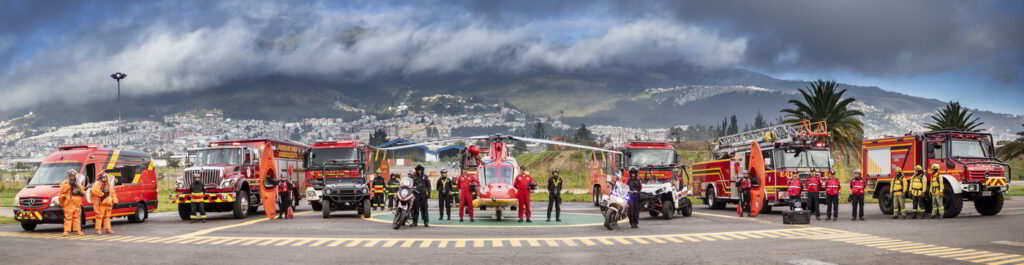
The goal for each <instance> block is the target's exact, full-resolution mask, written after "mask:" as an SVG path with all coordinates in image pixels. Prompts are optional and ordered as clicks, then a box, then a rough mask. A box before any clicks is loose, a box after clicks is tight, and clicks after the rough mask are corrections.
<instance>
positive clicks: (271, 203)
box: [260, 174, 278, 219]
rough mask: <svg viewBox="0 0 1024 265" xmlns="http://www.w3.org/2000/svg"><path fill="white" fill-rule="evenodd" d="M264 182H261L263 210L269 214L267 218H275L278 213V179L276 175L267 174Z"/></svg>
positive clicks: (263, 179)
mask: <svg viewBox="0 0 1024 265" xmlns="http://www.w3.org/2000/svg"><path fill="white" fill-rule="evenodd" d="M261 180H262V182H263V183H260V202H263V211H265V212H266V214H267V219H274V217H275V216H276V215H277V207H276V206H275V204H277V184H278V181H277V179H275V178H274V175H272V174H267V175H266V176H265V177H263V178H262V179H261Z"/></svg>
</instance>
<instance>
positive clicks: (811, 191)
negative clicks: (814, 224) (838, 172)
mask: <svg viewBox="0 0 1024 265" xmlns="http://www.w3.org/2000/svg"><path fill="white" fill-rule="evenodd" d="M804 187H805V188H804V190H807V210H809V211H811V213H814V218H815V219H817V220H818V221H821V211H819V209H818V192H820V191H821V176H819V175H818V173H817V172H811V176H810V177H808V178H807V183H805V185H804Z"/></svg>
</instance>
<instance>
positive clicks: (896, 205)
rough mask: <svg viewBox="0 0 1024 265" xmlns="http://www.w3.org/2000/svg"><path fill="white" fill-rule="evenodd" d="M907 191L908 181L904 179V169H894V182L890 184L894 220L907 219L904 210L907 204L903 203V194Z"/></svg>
mask: <svg viewBox="0 0 1024 265" xmlns="http://www.w3.org/2000/svg"><path fill="white" fill-rule="evenodd" d="M906 189H907V180H906V179H904V178H903V169H902V168H899V167H895V168H893V172H892V181H890V184H889V192H890V193H891V194H892V219H897V218H900V217H902V218H903V219H907V216H906V215H905V212H906V210H905V209H904V208H905V206H906V204H905V202H904V201H903V194H904V192H905V191H906Z"/></svg>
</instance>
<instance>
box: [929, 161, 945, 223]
mask: <svg viewBox="0 0 1024 265" xmlns="http://www.w3.org/2000/svg"><path fill="white" fill-rule="evenodd" d="M931 171H932V172H931V173H932V179H931V181H929V182H928V191H929V192H930V193H931V194H932V219H935V218H942V215H943V214H944V213H945V211H946V210H945V209H943V207H942V198H943V192H944V191H945V189H944V188H945V187H944V186H945V183H943V182H942V176H939V164H932V170H931Z"/></svg>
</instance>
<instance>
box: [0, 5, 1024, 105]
mask: <svg viewBox="0 0 1024 265" xmlns="http://www.w3.org/2000/svg"><path fill="white" fill-rule="evenodd" d="M1021 14H1024V1H1012V0H1007V1H955V0H949V1H943V0H937V1H924V0H922V1H912V0H908V1H876V0H868V1H864V0H861V1H828V0H824V1H811V0H806V1H653V0H652V1H648V0H629V1H611V0H590V1H558V0H538V1H533V0H517V1H469V0H466V1H414V3H406V2H391V1H367V2H360V1H354V2H353V1H337V2H335V1H330V2H313V1H304V0H303V1H299V0H296V1H123V2H121V1H67V2H62V1H3V2H2V3H0V94H2V95H4V98H5V99H7V100H6V101H5V102H4V103H3V104H0V110H3V109H10V108H19V107H25V106H30V105H32V104H38V103H40V102H50V101H64V102H86V101H89V100H96V99H103V98H107V97H111V96H112V94H111V93H109V92H110V91H111V87H112V85H113V81H112V80H111V79H110V77H109V75H110V73H112V72H114V71H124V72H126V73H128V74H129V77H128V79H127V80H126V82H130V83H126V85H128V84H130V87H131V89H126V90H125V93H128V94H152V93H159V92H165V91H177V90H197V89H204V88H207V87H209V86H212V85H216V84H219V83H220V82H224V81H226V80H231V79H238V78H246V77H249V76H259V75H268V74H281V75H293V76H311V77H314V76H346V77H351V78H364V77H370V76H379V75H402V74H413V73H417V74H421V73H427V74H429V73H447V72H457V71H475V70H481V69H487V70H499V71H507V72H509V73H515V72H521V71H525V70H530V69H535V68H541V67H542V68H545V69H556V70H559V71H574V70H581V69H593V68H600V67H606V66H609V65H616V66H630V65H637V66H643V65H657V64H663V63H666V62H676V61H684V62H688V63H690V64H693V65H698V66H701V67H708V68H744V69H750V70H754V71H759V72H763V73H767V74H769V75H772V76H775V77H778V78H787V79H802V80H814V79H835V80H837V81H840V82H844V83H852V84H858V85H876V86H880V87H882V88H883V89H886V90H891V91H898V92H901V93H906V94H911V95H915V96H922V97H929V98H936V99H940V100H959V101H962V102H963V103H964V104H966V105H967V106H970V107H972V108H979V109H984V110H992V111H997V112H1004V113H1014V114H1024V104H1021V101H1022V100H1024V21H1022V15H1021Z"/></svg>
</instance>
